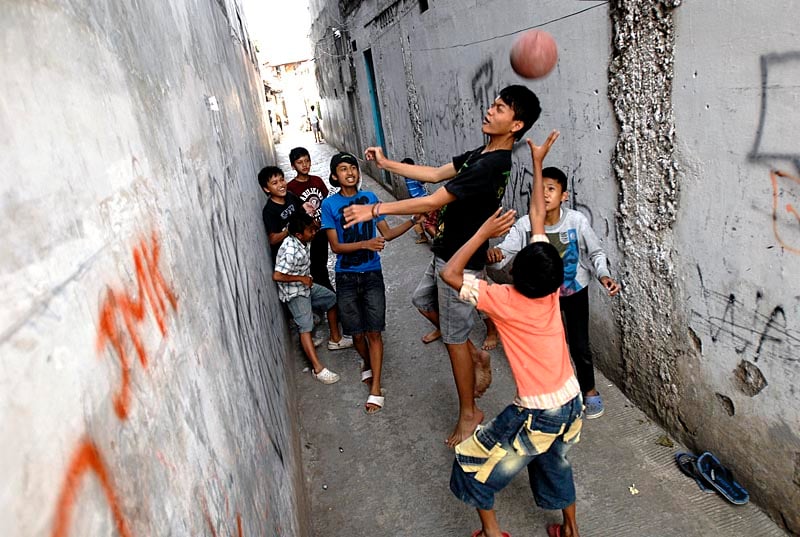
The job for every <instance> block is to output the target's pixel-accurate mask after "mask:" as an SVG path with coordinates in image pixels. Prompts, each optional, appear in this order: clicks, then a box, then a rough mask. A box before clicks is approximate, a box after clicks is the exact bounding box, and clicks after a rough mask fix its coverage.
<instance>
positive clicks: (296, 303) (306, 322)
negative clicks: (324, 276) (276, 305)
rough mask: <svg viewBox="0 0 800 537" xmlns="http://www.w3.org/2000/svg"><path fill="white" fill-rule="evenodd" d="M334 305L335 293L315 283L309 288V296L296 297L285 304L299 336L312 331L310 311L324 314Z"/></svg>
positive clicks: (312, 317) (312, 323) (312, 322)
mask: <svg viewBox="0 0 800 537" xmlns="http://www.w3.org/2000/svg"><path fill="white" fill-rule="evenodd" d="M335 305H336V293H334V292H333V291H331V290H330V289H326V288H324V287H322V286H321V285H318V284H316V283H315V284H314V285H312V286H311V296H296V297H294V298H293V299H291V300H290V301H289V302H287V303H286V307H288V308H289V312H290V313H291V314H292V319H294V322H296V323H297V331H298V332H300V333H301V334H305V333H306V332H311V331H312V330H313V329H314V316H313V315H312V313H311V311H312V310H315V311H318V312H325V311H328V310H329V309H331V308H332V307H334V306H335Z"/></svg>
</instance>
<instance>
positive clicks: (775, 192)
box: [769, 170, 800, 254]
mask: <svg viewBox="0 0 800 537" xmlns="http://www.w3.org/2000/svg"><path fill="white" fill-rule="evenodd" d="M769 177H770V180H771V181H772V232H773V233H774V234H775V238H776V239H778V242H779V243H780V244H781V246H783V248H785V249H786V250H789V251H790V252H792V253H795V254H800V248H796V247H793V246H790V245H789V244H787V243H786V242H785V241H784V240H783V239H782V238H781V235H780V232H779V231H778V204H779V201H778V198H779V197H780V188H779V187H778V177H783V178H785V179H790V180H792V181H794V182H795V183H797V184H798V185H800V179H798V178H797V177H795V176H793V175H791V174H788V173H786V172H784V171H781V170H770V173H769ZM785 210H786V212H787V213H788V214H790V215H793V216H794V217H795V219H796V220H797V223H798V224H800V214H798V212H797V209H795V208H794V207H793V206H792V204H791V203H787V204H786V207H785Z"/></svg>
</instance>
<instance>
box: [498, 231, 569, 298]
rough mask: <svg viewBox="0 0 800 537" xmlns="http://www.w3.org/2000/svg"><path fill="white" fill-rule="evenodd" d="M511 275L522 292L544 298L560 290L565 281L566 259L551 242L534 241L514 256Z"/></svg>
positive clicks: (531, 296)
mask: <svg viewBox="0 0 800 537" xmlns="http://www.w3.org/2000/svg"><path fill="white" fill-rule="evenodd" d="M511 277H512V278H513V279H514V289H516V290H517V291H519V293H520V294H522V295H523V296H526V297H528V298H542V297H543V296H547V295H550V294H552V293H554V292H556V291H558V288H559V287H561V284H562V283H564V261H563V260H562V259H561V256H560V255H559V253H558V250H556V247H555V246H553V245H552V244H550V243H549V242H534V243H532V244H529V245H528V246H526V247H525V248H523V249H522V250H520V251H519V253H518V254H517V255H516V257H515V258H514V264H513V265H512V267H511Z"/></svg>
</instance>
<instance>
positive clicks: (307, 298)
mask: <svg viewBox="0 0 800 537" xmlns="http://www.w3.org/2000/svg"><path fill="white" fill-rule="evenodd" d="M288 231H289V235H288V236H287V237H286V239H285V240H284V241H283V243H281V246H280V248H278V254H277V259H276V263H275V271H274V272H273V274H272V279H273V280H274V281H276V282H277V283H278V298H279V299H280V301H281V302H283V303H284V304H286V306H287V307H288V309H289V311H290V312H291V314H292V318H293V319H294V322H295V323H297V331H298V332H299V333H300V345H301V346H302V347H303V352H305V354H306V356H307V357H308V359H309V360H310V361H311V366H312V368H313V369H312V372H311V375H312V376H313V377H314V379H315V380H318V381H320V382H321V383H323V384H333V383H335V382H338V381H339V375H337V374H336V373H334V372H333V371H331V370H330V369H328V368H327V367H325V366H323V365H322V362H320V361H319V357H318V356H317V350H316V349H315V348H314V340H313V339H312V337H311V331H312V330H313V329H314V320H313V313H312V312H313V310H317V311H319V312H326V314H327V317H328V327H329V329H330V340H329V341H328V348H329V349H345V348H347V347H352V345H353V343H352V341H350V340H349V339H345V338H344V337H342V334H341V332H339V320H338V317H339V315H338V311H337V309H336V294H335V293H334V292H333V291H331V290H330V289H326V288H324V287H322V286H321V285H317V284H315V283H314V281H313V280H312V278H311V276H310V275H309V273H310V269H311V259H310V258H309V252H308V243H309V242H311V241H312V240H313V238H314V235H315V234H316V233H317V223H316V222H315V221H314V219H313V218H312V217H311V216H310V215H308V214H306V213H305V212H300V213H298V214H296V215H294V216H293V217H292V218H291V219H290V220H289V226H288Z"/></svg>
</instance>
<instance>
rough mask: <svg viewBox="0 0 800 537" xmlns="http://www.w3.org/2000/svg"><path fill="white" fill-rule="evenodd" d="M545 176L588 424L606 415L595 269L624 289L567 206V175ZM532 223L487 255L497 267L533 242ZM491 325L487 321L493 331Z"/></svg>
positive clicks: (548, 171)
mask: <svg viewBox="0 0 800 537" xmlns="http://www.w3.org/2000/svg"><path fill="white" fill-rule="evenodd" d="M542 175H543V177H544V179H543V183H544V201H545V211H546V213H545V217H544V224H545V226H544V229H545V233H546V234H547V238H548V240H549V241H550V244H552V245H554V246H555V247H556V249H557V250H558V252H559V254H561V258H562V259H563V260H564V283H562V284H561V288H560V295H561V300H560V304H561V311H563V312H564V320H565V322H566V328H567V342H568V343H569V352H570V354H571V355H572V359H573V361H574V362H575V369H576V371H577V374H578V382H580V385H581V392H583V400H584V403H585V404H586V419H594V418H599V417H600V416H602V415H603V413H604V412H605V408H604V406H603V398H602V397H601V396H600V393H599V392H598V391H597V388H596V387H595V380H594V363H593V359H592V351H591V348H590V346H589V282H590V281H591V276H592V269H593V270H594V273H595V275H596V276H597V279H598V280H599V281H600V283H601V284H602V285H603V287H605V288H606V289H607V290H608V294H609V296H614V295H616V294H617V293H618V292H619V284H617V282H616V281H614V279H613V278H611V273H610V272H609V271H608V263H607V261H606V254H605V252H604V251H603V246H602V245H601V244H600V240H599V239H598V238H597V235H596V234H595V232H594V231H593V230H592V227H591V226H590V225H589V221H588V220H587V219H586V217H585V216H584V215H583V214H582V213H580V212H579V211H575V210H573V209H568V208H566V207H563V206H562V203H563V202H565V201H567V200H568V199H569V192H568V191H567V176H566V174H565V173H564V172H563V171H561V170H560V169H558V168H555V167H548V168H545V169H544V170H543V171H542ZM530 233H531V223H530V219H529V218H528V217H522V218H520V219H519V220H517V222H516V223H515V224H514V227H512V228H511V231H510V232H509V233H508V235H507V236H506V238H505V239H504V240H503V242H502V243H500V244H499V245H497V247H496V248H490V249H489V251H488V252H487V260H488V261H489V262H490V263H493V264H492V265H490V266H491V267H492V268H495V269H502V268H503V267H505V266H506V265H507V264H508V262H509V261H510V260H511V259H513V257H514V256H515V255H516V254H517V252H519V251H520V250H521V249H522V248H523V247H524V246H525V245H526V244H527V242H528V237H529V236H530ZM488 327H489V322H487V332H488V330H489V329H488Z"/></svg>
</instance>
